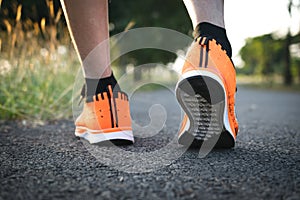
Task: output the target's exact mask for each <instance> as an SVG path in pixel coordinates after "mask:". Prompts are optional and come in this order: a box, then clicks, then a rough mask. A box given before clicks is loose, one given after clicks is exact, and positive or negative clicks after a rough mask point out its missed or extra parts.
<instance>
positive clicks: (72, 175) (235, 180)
mask: <svg viewBox="0 0 300 200" xmlns="http://www.w3.org/2000/svg"><path fill="white" fill-rule="evenodd" d="M131 100H132V101H131V109H132V118H133V119H134V120H135V122H136V123H138V124H140V125H142V126H145V125H147V124H149V123H150V125H149V126H148V129H147V128H143V127H138V126H137V125H135V133H136V143H135V144H134V145H131V146H121V147H119V149H121V150H122V151H124V152H132V153H137V154H139V153H147V152H150V153H151V152H153V151H160V150H161V149H163V148H164V147H165V146H166V145H167V144H169V143H170V142H171V141H172V140H173V138H174V137H175V136H176V132H177V129H178V126H179V123H180V116H181V112H180V109H179V107H178V104H177V103H176V101H175V100H174V96H173V94H172V92H169V91H166V90H159V91H153V92H148V93H142V92H140V93H137V94H135V95H134V96H132V98H131ZM299 102H300V94H297V93H289V92H271V91H265V90H253V89H246V88H243V87H240V88H239V91H238V102H237V108H238V110H237V114H238V117H239V122H240V132H239V135H238V141H237V144H236V147H235V148H233V149H228V150H214V151H212V152H210V153H209V154H208V155H207V156H206V157H204V158H200V157H199V149H188V150H187V151H182V152H183V154H182V155H181V156H179V157H178V158H177V159H174V160H172V159H170V162H169V163H168V164H167V165H166V166H161V167H158V168H157V169H155V170H152V171H151V170H150V172H141V171H139V169H143V167H145V166H144V165H146V164H147V162H146V161H145V162H144V161H141V162H139V163H135V164H134V165H133V166H129V168H130V167H131V168H130V170H131V171H130V172H128V171H127V172H126V170H120V168H118V167H112V166H111V165H110V164H107V162H102V161H101V157H99V156H95V154H94V153H93V152H94V150H95V149H97V150H98V151H102V152H105V151H109V150H111V149H112V148H115V147H110V146H101V145H92V146H90V145H89V144H87V143H86V142H84V141H82V140H79V139H77V138H76V137H74V135H73V132H74V126H73V122H72V121H57V122H47V123H46V124H44V125H32V124H31V125H27V124H24V123H20V122H14V121H10V122H1V124H0V125H1V127H0V185H1V186H0V199H289V200H292V199H295V200H296V199H300V198H299V197H300V176H299V174H300V151H299V150H300V147H299V146H300V131H299V130H300V107H299ZM154 104H161V105H162V106H163V107H164V109H161V107H159V106H154V107H152V111H153V112H152V114H151V112H150V117H149V115H148V114H147V112H148V111H147V110H148V108H149V107H151V105H154ZM155 109H156V110H155ZM156 113H160V114H159V116H160V117H157V116H156V115H155V114H156ZM161 116H162V117H161ZM164 116H165V119H166V123H164V124H163V125H162V127H161V128H162V129H161V130H160V131H159V133H158V134H153V133H151V131H150V132H149V127H150V128H151V127H152V128H153V127H154V128H155V127H159V126H160V123H161V121H164V120H162V119H164ZM150 118H151V119H152V122H150ZM157 119H159V120H157ZM151 124H152V125H153V124H156V125H155V126H152V125H151ZM151 130H152V132H154V131H157V130H154V129H151ZM147 131H148V133H147ZM143 133H145V134H144V136H145V138H141V137H140V136H143ZM151 134H152V135H151ZM138 136H139V137H138ZM146 136H151V137H146ZM172 148H174V149H181V150H182V147H180V146H178V148H176V145H175V146H174V145H173V146H171V150H170V152H171V151H173V150H172ZM170 152H169V153H170ZM174 152H175V153H176V152H177V150H174ZM112 154H113V153H112ZM112 156H113V157H115V158H116V157H118V158H119V157H120V155H119V154H115V155H112ZM150 156H155V154H153V155H151V154H150ZM156 156H157V155H156ZM170 156H172V155H171V154H170ZM121 157H122V155H121ZM103 159H105V158H103ZM123 159H125V160H126V156H124V157H123ZM150 160H151V163H152V164H153V162H157V163H154V164H156V166H159V164H160V163H161V161H160V160H159V159H158V158H155V157H150ZM120 163H121V164H122V162H120ZM145 163H146V164H145ZM125 164H126V162H125ZM148 164H149V163H148ZM121 169H123V168H121ZM124 169H125V168H124ZM132 172H136V173H132Z"/></svg>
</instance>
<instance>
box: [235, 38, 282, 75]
mask: <svg viewBox="0 0 300 200" xmlns="http://www.w3.org/2000/svg"><path fill="white" fill-rule="evenodd" d="M283 51H284V49H283V43H282V41H280V40H275V39H274V38H273V37H272V34H266V35H263V36H259V37H255V38H249V39H248V40H247V41H246V44H245V46H244V47H243V48H242V49H241V50H240V55H241V58H242V59H243V61H244V62H245V66H244V69H243V70H242V72H243V73H246V74H262V75H264V76H266V77H270V76H271V75H272V74H273V73H281V68H282V64H283V57H282V55H283Z"/></svg>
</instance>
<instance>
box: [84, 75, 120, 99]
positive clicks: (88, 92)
mask: <svg viewBox="0 0 300 200" xmlns="http://www.w3.org/2000/svg"><path fill="white" fill-rule="evenodd" d="M108 85H111V87H112V89H113V91H114V92H115V91H121V89H120V86H119V84H118V83H117V80H116V79H115V77H114V75H113V74H111V75H110V77H106V78H101V79H90V78H85V85H84V86H83V88H82V91H81V95H82V96H84V97H88V98H90V97H93V96H94V95H97V94H99V93H102V92H108Z"/></svg>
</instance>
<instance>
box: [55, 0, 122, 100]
mask: <svg viewBox="0 0 300 200" xmlns="http://www.w3.org/2000/svg"><path fill="white" fill-rule="evenodd" d="M61 3H62V6H63V10H64V14H65V17H66V20H67V24H68V28H69V32H70V34H71V38H72V41H73V44H74V46H75V49H76V51H77V53H78V55H79V58H80V61H81V63H82V65H83V71H84V77H85V81H86V90H87V91H86V92H87V96H93V95H94V94H97V93H100V92H103V91H107V85H108V84H110V85H112V86H113V88H114V90H119V88H118V87H115V86H116V84H117V82H116V80H115V78H114V76H113V75H112V70H111V68H110V49H109V40H108V39H109V28H108V2H107V1H106V0H101V1H99V0H85V1H82V0H61ZM99 45H101V46H99ZM99 47H101V48H99ZM91 52H93V53H92V54H91ZM87 58H88V59H87ZM99 79H100V81H99Z"/></svg>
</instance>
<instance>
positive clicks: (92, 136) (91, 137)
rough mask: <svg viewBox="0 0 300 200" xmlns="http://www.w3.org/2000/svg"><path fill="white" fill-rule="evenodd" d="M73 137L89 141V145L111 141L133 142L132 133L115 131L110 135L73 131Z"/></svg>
mask: <svg viewBox="0 0 300 200" xmlns="http://www.w3.org/2000/svg"><path fill="white" fill-rule="evenodd" d="M75 135H76V136H77V137H80V138H84V139H86V140H87V141H89V142H90V143H91V144H94V143H98V142H103V141H108V140H113V139H121V140H129V141H132V142H134V137H133V134H132V131H131V130H129V131H117V132H110V133H92V132H90V131H89V130H87V131H85V132H84V133H78V132H76V131H75Z"/></svg>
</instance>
